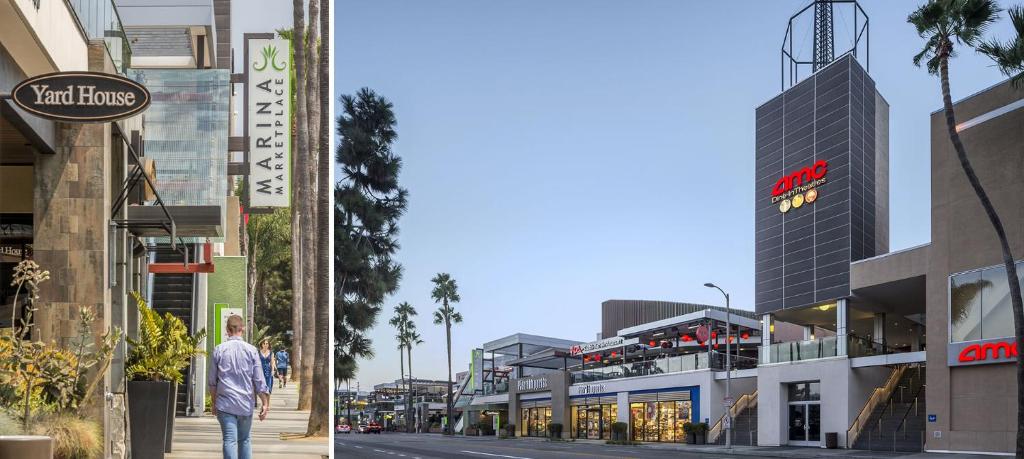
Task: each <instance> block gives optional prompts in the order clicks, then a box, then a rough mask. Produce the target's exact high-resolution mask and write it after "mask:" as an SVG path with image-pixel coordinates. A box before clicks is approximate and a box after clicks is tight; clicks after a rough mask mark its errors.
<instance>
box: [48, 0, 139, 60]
mask: <svg viewBox="0 0 1024 459" xmlns="http://www.w3.org/2000/svg"><path fill="white" fill-rule="evenodd" d="M64 1H65V3H67V5H68V6H70V7H71V11H73V12H74V13H75V17H77V18H78V24H79V25H81V27H82V30H83V31H84V32H85V35H86V36H87V37H89V40H103V43H104V44H105V45H106V47H107V53H108V54H110V60H112V61H113V62H114V67H116V68H117V72H118V73H120V74H122V75H125V74H126V72H127V71H128V67H129V66H131V56H132V50H131V46H130V45H129V44H128V38H127V37H126V36H125V33H124V26H123V24H122V23H121V16H119V15H118V14H117V7H116V6H114V2H113V0H64Z"/></svg>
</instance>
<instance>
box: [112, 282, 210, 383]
mask: <svg viewBox="0 0 1024 459" xmlns="http://www.w3.org/2000/svg"><path fill="white" fill-rule="evenodd" d="M132 297H134V298H135V302H136V303H137V304H138V306H139V338H138V339H131V338H128V344H130V345H131V351H130V352H129V354H128V365H127V368H126V369H125V373H126V375H127V376H128V379H130V380H132V381H171V382H176V383H181V382H182V379H183V376H182V374H181V370H183V369H184V368H185V367H187V366H188V365H189V363H190V362H191V360H192V357H195V356H197V355H203V354H204V352H203V350H202V347H201V343H202V341H203V339H205V338H206V329H202V330H199V331H198V332H196V333H195V334H194V335H189V333H188V328H187V327H186V326H185V323H184V322H182V321H181V319H179V318H177V317H174V316H173V315H171V313H165V314H164V315H163V317H161V316H160V313H158V312H156V311H154V310H153V308H151V307H150V306H149V305H148V304H146V300H145V299H143V298H142V295H140V294H139V293H138V292H132Z"/></svg>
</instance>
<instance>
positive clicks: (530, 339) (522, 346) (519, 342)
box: [483, 333, 578, 357]
mask: <svg viewBox="0 0 1024 459" xmlns="http://www.w3.org/2000/svg"><path fill="white" fill-rule="evenodd" d="M576 343H578V341H570V340H565V339H559V338H550V337H547V336H537V335H529V334H526V333H516V334H513V335H509V336H506V337H504V338H498V339H496V340H494V341H490V342H487V343H484V346H483V350H484V352H490V353H494V354H499V355H512V356H516V357H519V356H527V355H532V354H536V353H537V352H540V351H543V350H545V349H551V348H557V349H569V347H570V346H572V345H574V344H576ZM520 352H522V354H520Z"/></svg>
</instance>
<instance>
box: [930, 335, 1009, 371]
mask: <svg viewBox="0 0 1024 459" xmlns="http://www.w3.org/2000/svg"><path fill="white" fill-rule="evenodd" d="M948 351H949V352H947V354H946V355H947V357H946V358H947V363H948V364H949V366H951V367H953V366H963V365H983V364H987V363H1006V362H1014V361H1016V360H1017V355H1018V349H1017V343H1016V342H1014V340H1013V338H999V339H989V340H982V341H967V342H963V343H952V344H950V345H949V348H948Z"/></svg>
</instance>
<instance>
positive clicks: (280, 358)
mask: <svg viewBox="0 0 1024 459" xmlns="http://www.w3.org/2000/svg"><path fill="white" fill-rule="evenodd" d="M274 360H275V361H276V363H277V380H278V381H280V382H281V385H280V386H279V387H284V386H287V385H288V360H289V359H288V351H286V350H284V349H281V350H279V351H277V352H276V353H275V354H274Z"/></svg>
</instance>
